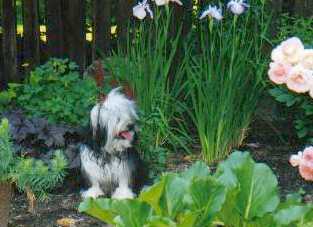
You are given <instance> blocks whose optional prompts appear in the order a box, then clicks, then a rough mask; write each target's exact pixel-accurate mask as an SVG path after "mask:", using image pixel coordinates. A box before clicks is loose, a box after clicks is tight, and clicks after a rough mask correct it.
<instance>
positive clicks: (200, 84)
mask: <svg viewBox="0 0 313 227" xmlns="http://www.w3.org/2000/svg"><path fill="white" fill-rule="evenodd" d="M250 5H251V7H250V8H249V9H248V10H247V12H246V13H245V14H242V15H240V16H236V15H235V16H234V15H232V14H231V15H230V14H226V15H225V17H224V19H223V21H219V22H215V21H213V19H212V18H210V19H209V20H203V21H201V22H200V24H199V27H198V30H199V31H196V32H197V34H194V36H195V37H196V38H198V39H199V42H198V44H197V45H194V48H193V49H191V51H189V55H190V60H189V61H188V70H187V75H188V79H187V89H186V92H185V93H186V94H187V98H189V99H190V100H191V104H190V105H189V109H188V110H189V114H190V117H191V119H192V121H193V123H194V125H195V127H196V129H197V133H198V138H199V140H200V144H201V150H202V154H203V157H204V159H205V160H206V161H207V162H210V163H212V162H214V161H218V160H222V159H223V158H225V157H226V156H227V154H228V153H229V152H230V151H231V150H232V149H233V148H236V147H239V146H240V145H241V144H242V142H243V139H244V138H245V135H246V132H247V128H248V126H249V124H250V122H251V118H252V116H253V114H254V112H255V109H256V107H257V103H258V100H259V96H260V94H261V92H262V91H263V83H262V80H263V75H264V72H265V66H266V65H265V62H266V59H265V56H264V55H263V53H262V48H263V47H264V44H265V37H266V35H267V31H268V25H269V20H268V16H267V15H265V14H264V3H262V4H261V3H259V1H251V4H250Z"/></svg>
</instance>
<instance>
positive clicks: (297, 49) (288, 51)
mask: <svg viewBox="0 0 313 227" xmlns="http://www.w3.org/2000/svg"><path fill="white" fill-rule="evenodd" d="M280 49H281V52H282V53H283V55H284V59H285V60H286V61H287V62H288V63H290V64H297V63H299V62H300V60H301V58H302V55H303V51H304V46H303V43H302V42H301V40H300V39H299V38H297V37H292V38H290V39H287V40H286V41H284V42H282V43H281V45H280Z"/></svg>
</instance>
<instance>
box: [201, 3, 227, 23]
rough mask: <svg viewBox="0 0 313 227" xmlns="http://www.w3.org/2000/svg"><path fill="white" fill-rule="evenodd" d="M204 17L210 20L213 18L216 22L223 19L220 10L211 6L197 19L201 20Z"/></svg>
mask: <svg viewBox="0 0 313 227" xmlns="http://www.w3.org/2000/svg"><path fill="white" fill-rule="evenodd" d="M205 17H210V18H214V19H216V20H222V19H223V15H222V8H220V9H219V8H217V6H211V5H209V7H207V9H205V10H204V11H203V12H202V13H201V15H200V17H199V19H200V20H201V19H203V18H205Z"/></svg>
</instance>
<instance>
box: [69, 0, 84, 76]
mask: <svg viewBox="0 0 313 227" xmlns="http://www.w3.org/2000/svg"><path fill="white" fill-rule="evenodd" d="M67 4H68V9H67V14H66V15H65V17H66V18H65V21H66V22H65V26H64V28H65V30H64V34H65V36H66V39H67V44H68V49H67V50H68V55H69V58H70V59H71V60H72V61H74V62H76V63H77V64H78V65H79V67H80V71H81V72H83V71H84V69H85V67H86V29H85V27H86V23H85V22H86V14H85V9H86V7H85V6H86V5H85V4H86V2H85V0H68V1H67Z"/></svg>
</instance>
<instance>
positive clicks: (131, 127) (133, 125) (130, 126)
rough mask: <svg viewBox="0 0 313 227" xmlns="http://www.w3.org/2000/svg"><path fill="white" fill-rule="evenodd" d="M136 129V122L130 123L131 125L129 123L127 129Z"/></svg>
mask: <svg viewBox="0 0 313 227" xmlns="http://www.w3.org/2000/svg"><path fill="white" fill-rule="evenodd" d="M134 129H135V124H129V125H127V130H128V131H132V130H134Z"/></svg>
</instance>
